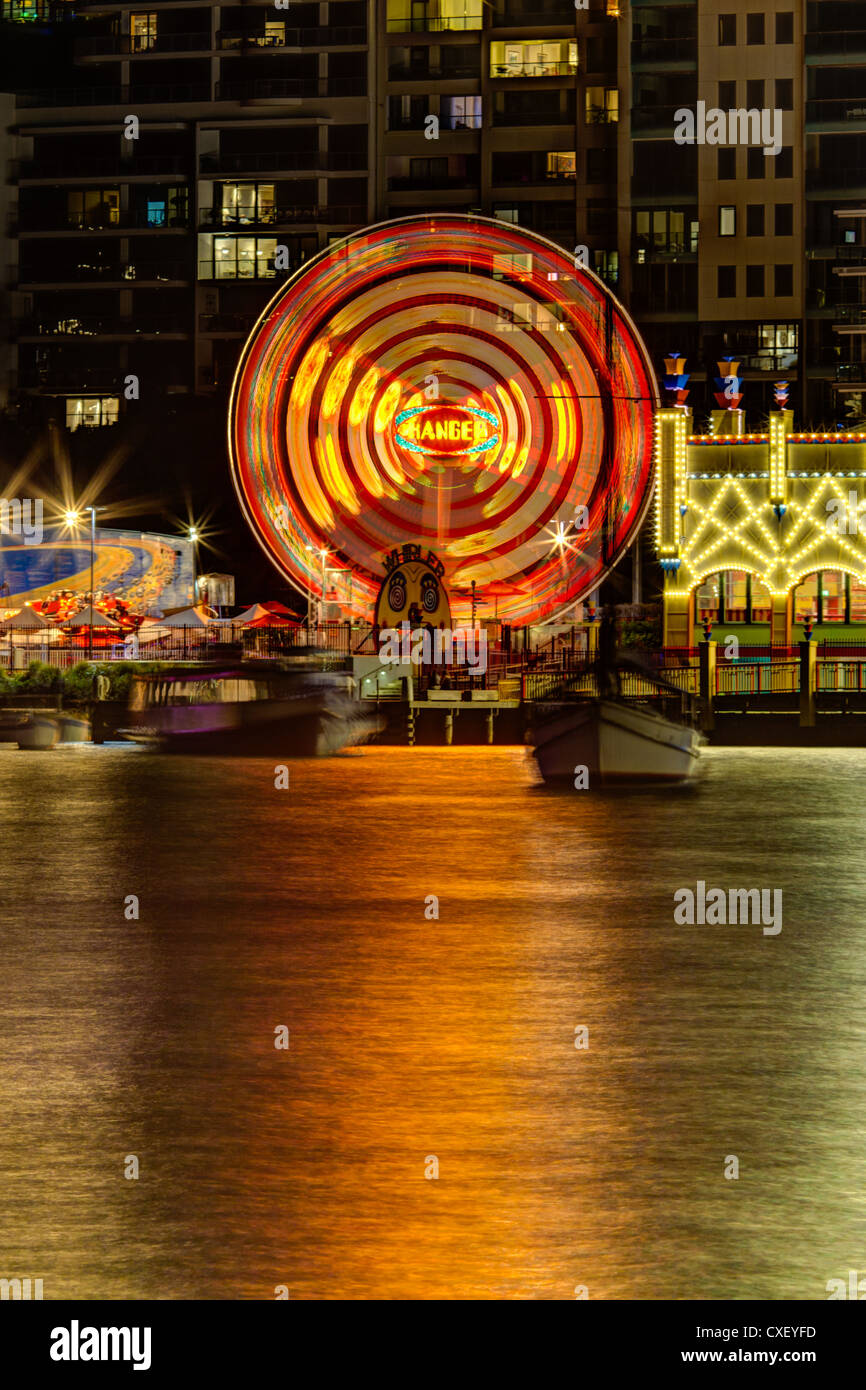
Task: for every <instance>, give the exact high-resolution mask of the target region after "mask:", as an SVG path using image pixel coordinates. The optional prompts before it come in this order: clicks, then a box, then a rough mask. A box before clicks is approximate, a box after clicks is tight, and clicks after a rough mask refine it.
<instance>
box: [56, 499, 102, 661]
mask: <svg viewBox="0 0 866 1390" xmlns="http://www.w3.org/2000/svg"><path fill="white" fill-rule="evenodd" d="M107 510H108V508H107V507H94V506H87V507H82V508H81V511H74V510H73V509H71V508H70V509H69V510H68V511H65V512H64V513H63V519H64V521H65V522H66V525H67V526H68V527H70V528H71V529H72V530H76V529H77V528H78V526H79V525H80V524H81V520H82V516H81V513H82V512H89V513H90V624H89V626H88V629H87V659H88V661H92V660H93V562H94V553H95V550H96V513H97V512H104V511H107Z"/></svg>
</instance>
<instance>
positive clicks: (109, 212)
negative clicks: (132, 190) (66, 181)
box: [66, 188, 120, 231]
mask: <svg viewBox="0 0 866 1390" xmlns="http://www.w3.org/2000/svg"><path fill="white" fill-rule="evenodd" d="M66 210H67V222H68V224H69V226H70V227H77V228H78V229H79V230H81V231H86V230H89V229H91V228H100V227H116V226H117V225H118V223H119V222H120V189H119V188H85V189H82V190H78V191H76V192H74V193H68V194H67V196H66Z"/></svg>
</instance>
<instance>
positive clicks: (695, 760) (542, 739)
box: [530, 700, 704, 788]
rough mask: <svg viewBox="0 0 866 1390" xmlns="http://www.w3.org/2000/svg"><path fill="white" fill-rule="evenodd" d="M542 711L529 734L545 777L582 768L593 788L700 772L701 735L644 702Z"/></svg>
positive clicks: (554, 778)
mask: <svg viewBox="0 0 866 1390" xmlns="http://www.w3.org/2000/svg"><path fill="white" fill-rule="evenodd" d="M539 713H540V714H541V716H542V718H541V721H540V722H539V723H538V724H537V725H536V727H535V728H533V729H532V731H531V733H530V740H531V742H532V743H533V744H534V752H535V758H536V761H537V763H538V767H539V770H540V772H541V775H542V777H543V778H544V780H545V782H563V781H568V782H570V783H572V784H573V783H574V782H575V779H576V777H577V775H578V771H579V769H580V768H586V770H587V774H588V777H587V780H588V784H589V787H590V788H592V787H595V786H618V785H629V784H652V783H665V782H666V783H675V782H688V781H691V780H692V778H694V777H695V776H696V775H697V771H698V766H699V758H700V749H701V745H702V743H703V742H704V739H703V737H702V735H701V734H700V733H699V732H698V731H697V729H693V728H691V727H690V726H689V725H687V724H678V723H674V722H673V721H672V720H670V719H665V718H663V716H661V715H659V714H656V713H654V712H653V711H652V710H648V709H646V708H645V707H644V706H639V705H630V704H626V703H624V702H620V701H616V700H587V701H586V702H585V703H579V704H573V705H560V706H557V707H552V706H547V707H546V709H545V707H542V708H541V709H540V710H539ZM545 713H546V714H547V717H546V718H545V717H544V715H545Z"/></svg>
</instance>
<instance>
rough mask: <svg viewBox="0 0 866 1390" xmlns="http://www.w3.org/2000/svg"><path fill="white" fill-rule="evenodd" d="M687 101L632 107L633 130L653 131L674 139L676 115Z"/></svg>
mask: <svg viewBox="0 0 866 1390" xmlns="http://www.w3.org/2000/svg"><path fill="white" fill-rule="evenodd" d="M684 105H685V106H687V105H688V102H687V101H685V100H684V101H682V102H673V103H672V104H671V105H668V106H633V107H632V109H631V128H632V130H633V131H637V130H641V131H653V132H654V133H655V132H659V133H660V134H661V133H664V134H665V135H670V137H671V140H672V141H673V133H674V127H675V126H676V121H675V120H674V116H675V114H676V112H677V111H679V110H681V109H682V107H683V106H684Z"/></svg>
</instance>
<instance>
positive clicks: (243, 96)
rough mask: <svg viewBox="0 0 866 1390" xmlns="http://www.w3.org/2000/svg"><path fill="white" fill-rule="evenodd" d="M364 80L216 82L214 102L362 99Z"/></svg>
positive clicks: (365, 81) (365, 83)
mask: <svg viewBox="0 0 866 1390" xmlns="http://www.w3.org/2000/svg"><path fill="white" fill-rule="evenodd" d="M366 94H367V78H366V75H364V76H363V77H330V78H328V77H273V78H255V79H253V80H252V81H249V82H218V83H217V84H216V99H217V101H302V100H304V99H305V98H308V97H362V96H366Z"/></svg>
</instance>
